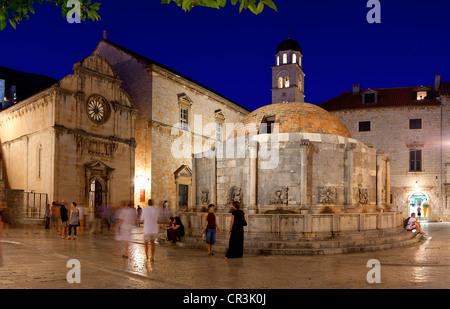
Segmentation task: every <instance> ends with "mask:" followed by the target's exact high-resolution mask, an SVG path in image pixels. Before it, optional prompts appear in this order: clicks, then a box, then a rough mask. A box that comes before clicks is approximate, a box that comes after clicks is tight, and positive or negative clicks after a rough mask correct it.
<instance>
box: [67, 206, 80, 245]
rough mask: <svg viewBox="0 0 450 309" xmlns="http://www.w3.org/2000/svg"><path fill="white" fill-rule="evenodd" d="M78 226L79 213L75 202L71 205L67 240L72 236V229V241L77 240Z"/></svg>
mask: <svg viewBox="0 0 450 309" xmlns="http://www.w3.org/2000/svg"><path fill="white" fill-rule="evenodd" d="M79 225H80V211H79V210H78V208H77V204H76V203H75V202H73V203H72V206H71V209H70V215H69V238H68V239H69V240H70V235H71V234H72V227H73V239H74V240H75V239H77V226H79Z"/></svg>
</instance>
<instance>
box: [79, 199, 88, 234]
mask: <svg viewBox="0 0 450 309" xmlns="http://www.w3.org/2000/svg"><path fill="white" fill-rule="evenodd" d="M77 209H78V211H79V214H80V233H79V234H80V235H83V232H84V228H85V222H86V220H85V217H86V215H85V212H84V210H85V209H84V206H83V205H77Z"/></svg>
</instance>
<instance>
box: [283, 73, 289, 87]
mask: <svg viewBox="0 0 450 309" xmlns="http://www.w3.org/2000/svg"><path fill="white" fill-rule="evenodd" d="M284 88H289V76H286V77H285V78H284Z"/></svg>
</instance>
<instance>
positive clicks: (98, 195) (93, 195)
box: [89, 179, 104, 214]
mask: <svg viewBox="0 0 450 309" xmlns="http://www.w3.org/2000/svg"><path fill="white" fill-rule="evenodd" d="M103 194H104V191H103V185H102V184H101V182H100V181H98V180H95V179H94V180H92V181H91V183H90V192H89V208H90V210H91V211H93V212H94V213H95V214H97V213H98V207H99V206H102V205H103V202H104V197H103Z"/></svg>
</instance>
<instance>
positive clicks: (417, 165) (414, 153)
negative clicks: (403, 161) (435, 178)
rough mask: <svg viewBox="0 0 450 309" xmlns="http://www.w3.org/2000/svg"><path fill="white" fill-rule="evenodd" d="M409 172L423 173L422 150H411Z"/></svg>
mask: <svg viewBox="0 0 450 309" xmlns="http://www.w3.org/2000/svg"><path fill="white" fill-rule="evenodd" d="M409 171H410V172H421V171H422V149H410V150H409Z"/></svg>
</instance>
